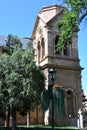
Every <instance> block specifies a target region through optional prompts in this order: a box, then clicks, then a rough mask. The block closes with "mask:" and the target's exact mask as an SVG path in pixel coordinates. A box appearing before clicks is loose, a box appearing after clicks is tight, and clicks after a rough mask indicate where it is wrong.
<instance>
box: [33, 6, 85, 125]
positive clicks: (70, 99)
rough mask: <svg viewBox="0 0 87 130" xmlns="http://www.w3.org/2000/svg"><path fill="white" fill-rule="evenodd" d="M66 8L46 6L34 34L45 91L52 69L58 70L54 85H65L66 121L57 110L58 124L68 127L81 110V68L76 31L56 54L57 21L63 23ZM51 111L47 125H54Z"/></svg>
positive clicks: (41, 12)
mask: <svg viewBox="0 0 87 130" xmlns="http://www.w3.org/2000/svg"><path fill="white" fill-rule="evenodd" d="M65 10H66V8H64V7H62V6H58V5H52V6H48V7H43V8H42V9H41V10H40V11H39V13H38V15H37V18H36V22H35V26H34V29H33V33H32V39H33V44H34V49H35V61H36V64H37V65H38V66H40V67H41V68H42V70H43V71H44V73H45V75H46V82H45V88H46V89H48V84H49V73H48V71H49V68H50V67H54V68H55V69H56V72H57V73H56V80H55V84H58V85H62V86H63V87H64V90H65V104H64V105H65V108H64V109H65V111H64V115H63V118H60V117H59V116H58V112H57V111H56V110H55V113H54V115H55V124H59V125H62V124H63V125H64V124H65V125H67V124H69V122H70V120H69V117H72V119H74V120H75V119H76V118H77V111H78V110H79V109H81V108H82V86H81V70H82V68H81V66H80V60H79V56H78V33H77V32H75V33H74V35H73V38H72V41H71V42H72V43H71V44H70V45H69V46H67V47H65V48H64V49H62V51H61V52H59V51H56V44H57V41H58V38H59V36H60V32H59V31H58V29H57V26H56V22H57V21H58V20H60V18H61V17H62V15H63V12H64V11H65ZM49 112H50V113H51V108H49V110H48V111H47V112H46V113H45V117H44V119H45V118H46V117H47V118H46V119H47V122H48V124H49V123H50V122H51V114H49Z"/></svg>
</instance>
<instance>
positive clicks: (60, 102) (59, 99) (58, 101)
mask: <svg viewBox="0 0 87 130" xmlns="http://www.w3.org/2000/svg"><path fill="white" fill-rule="evenodd" d="M52 94H53V103H54V108H56V109H57V110H58V114H59V115H60V116H62V114H63V111H64V98H65V91H64V89H62V88H52ZM51 97H52V96H51V93H50V92H49V90H43V91H42V93H41V104H42V110H43V112H45V111H46V110H47V109H48V108H49V104H50V100H51Z"/></svg>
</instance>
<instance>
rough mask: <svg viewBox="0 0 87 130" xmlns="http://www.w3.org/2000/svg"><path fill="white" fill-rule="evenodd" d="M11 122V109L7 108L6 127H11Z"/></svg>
mask: <svg viewBox="0 0 87 130" xmlns="http://www.w3.org/2000/svg"><path fill="white" fill-rule="evenodd" d="M9 121H10V107H7V108H6V120H5V126H6V127H9Z"/></svg>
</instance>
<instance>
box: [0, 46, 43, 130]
mask: <svg viewBox="0 0 87 130" xmlns="http://www.w3.org/2000/svg"><path fill="white" fill-rule="evenodd" d="M0 75H1V79H0V97H2V99H4V98H5V99H6V100H5V99H4V100H2V101H3V106H6V108H7V107H10V108H11V112H12V122H13V124H12V126H13V130H15V129H16V111H22V110H23V111H24V110H28V109H30V107H31V106H33V104H34V103H35V101H36V100H37V101H39V100H40V93H41V91H42V90H43V88H44V79H45V78H44V74H43V72H42V71H41V70H40V68H39V67H38V66H36V63H35V61H34V59H33V50H32V51H31V48H28V49H26V50H23V49H22V48H16V49H14V51H13V53H12V55H6V54H4V55H3V56H1V57H0Z"/></svg>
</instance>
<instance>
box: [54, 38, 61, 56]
mask: <svg viewBox="0 0 87 130" xmlns="http://www.w3.org/2000/svg"><path fill="white" fill-rule="evenodd" d="M58 40H59V35H56V37H55V54H58V55H59V54H60V51H58V49H57V44H58Z"/></svg>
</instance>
